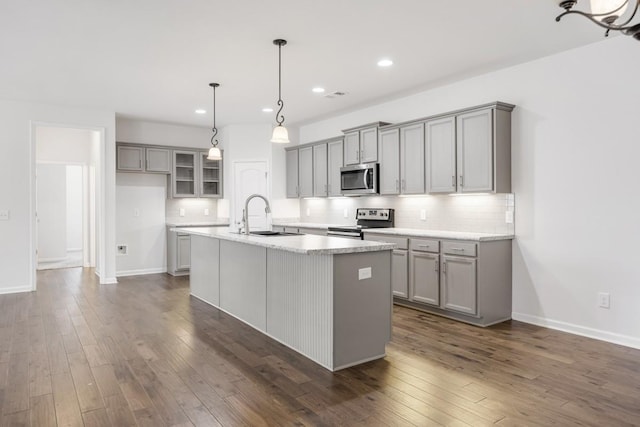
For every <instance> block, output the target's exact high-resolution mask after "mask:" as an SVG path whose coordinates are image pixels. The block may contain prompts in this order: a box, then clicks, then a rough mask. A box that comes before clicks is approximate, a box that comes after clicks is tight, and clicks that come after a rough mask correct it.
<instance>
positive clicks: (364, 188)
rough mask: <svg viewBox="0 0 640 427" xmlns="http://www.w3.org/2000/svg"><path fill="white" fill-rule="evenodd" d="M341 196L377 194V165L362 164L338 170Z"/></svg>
mask: <svg viewBox="0 0 640 427" xmlns="http://www.w3.org/2000/svg"><path fill="white" fill-rule="evenodd" d="M340 190H341V191H342V194H345V195H353V194H377V193H378V164H377V163H363V164H360V165H351V166H345V167H342V168H340Z"/></svg>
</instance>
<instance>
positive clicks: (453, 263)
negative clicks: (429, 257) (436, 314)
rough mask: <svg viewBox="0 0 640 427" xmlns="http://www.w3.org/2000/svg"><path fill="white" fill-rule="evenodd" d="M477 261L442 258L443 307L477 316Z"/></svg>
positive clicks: (461, 258)
mask: <svg viewBox="0 0 640 427" xmlns="http://www.w3.org/2000/svg"><path fill="white" fill-rule="evenodd" d="M476 285H477V276H476V259H475V258H466V257H457V256H450V255H443V256H442V294H443V295H442V307H443V308H445V309H447V310H454V311H459V312H461V313H466V314H476V312H477V301H476Z"/></svg>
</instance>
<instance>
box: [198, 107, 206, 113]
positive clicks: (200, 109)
mask: <svg viewBox="0 0 640 427" xmlns="http://www.w3.org/2000/svg"><path fill="white" fill-rule="evenodd" d="M196 114H207V110H203V109H202V108H198V109H197V110H196Z"/></svg>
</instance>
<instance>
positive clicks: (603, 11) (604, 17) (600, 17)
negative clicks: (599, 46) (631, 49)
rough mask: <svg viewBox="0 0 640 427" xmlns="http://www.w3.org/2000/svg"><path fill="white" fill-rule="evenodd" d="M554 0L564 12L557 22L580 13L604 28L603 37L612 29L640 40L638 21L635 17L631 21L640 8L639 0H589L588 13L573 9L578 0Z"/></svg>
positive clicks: (557, 18) (639, 24) (639, 23)
mask: <svg viewBox="0 0 640 427" xmlns="http://www.w3.org/2000/svg"><path fill="white" fill-rule="evenodd" d="M556 1H557V2H558V6H560V7H561V8H563V9H564V12H562V13H561V14H560V15H558V16H557V17H556V21H558V22H559V21H560V19H562V18H563V17H564V16H566V15H581V16H584V17H585V18H587V19H589V20H590V21H591V22H593V23H594V24H596V25H598V26H600V27H602V28H604V29H606V31H605V33H604V34H605V37H606V36H608V35H609V32H610V31H612V30H613V31H620V32H621V33H622V34H625V35H627V36H631V37H633V38H634V39H636V40H640V22H639V21H638V20H637V19H636V20H635V22H634V21H633V19H634V18H636V16H637V14H638V11H639V10H640V0H590V1H589V5H590V13H589V12H588V11H586V10H578V9H573V7H574V6H576V4H578V0H556Z"/></svg>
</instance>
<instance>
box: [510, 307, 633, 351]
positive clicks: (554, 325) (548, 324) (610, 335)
mask: <svg viewBox="0 0 640 427" xmlns="http://www.w3.org/2000/svg"><path fill="white" fill-rule="evenodd" d="M511 318H512V319H513V320H518V321H520V322H525V323H531V324H532V325H537V326H543V327H545V328H549V329H555V330H558V331H563V332H568V333H570V334H575V335H581V336H583V337H587V338H594V339H597V340H600V341H607V342H610V343H613V344H619V345H623V346H625V347H631V348H637V349H640V338H637V337H632V336H629V335H622V334H616V333H614V332H608V331H603V330H600V329H593V328H588V327H586V326H580V325H574V324H572V323H567V322H560V321H558V320H552V319H547V318H544V317H538V316H532V315H530V314H524V313H511Z"/></svg>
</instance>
